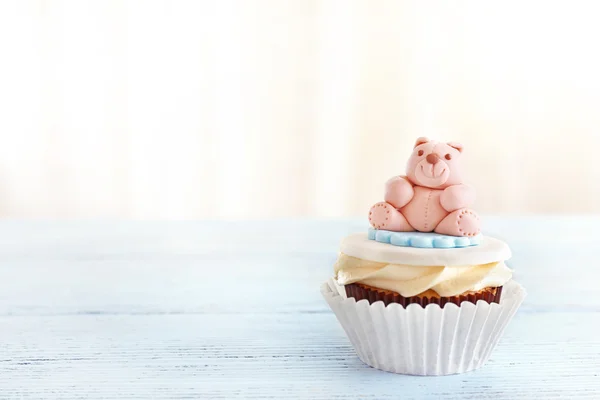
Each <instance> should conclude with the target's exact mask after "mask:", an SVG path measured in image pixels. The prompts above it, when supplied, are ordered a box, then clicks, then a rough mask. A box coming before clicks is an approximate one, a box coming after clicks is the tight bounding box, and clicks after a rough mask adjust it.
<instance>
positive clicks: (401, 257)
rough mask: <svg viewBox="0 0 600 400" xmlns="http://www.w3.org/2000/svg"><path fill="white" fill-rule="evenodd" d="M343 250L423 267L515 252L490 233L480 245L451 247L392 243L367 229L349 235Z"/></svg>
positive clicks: (506, 256)
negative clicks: (380, 239) (369, 235)
mask: <svg viewBox="0 0 600 400" xmlns="http://www.w3.org/2000/svg"><path fill="white" fill-rule="evenodd" d="M340 252H342V253H344V254H346V255H349V256H351V257H356V258H360V259H362V260H369V261H376V262H382V263H389V264H402V265H412V266H423V267H430V266H432V265H437V266H444V267H460V266H465V265H481V264H488V263H491V262H498V261H504V260H508V259H509V258H510V256H511V252H510V248H509V247H508V245H507V244H506V243H504V242H503V241H501V240H498V239H495V238H492V237H489V236H481V240H480V242H479V244H478V245H477V246H468V247H463V248H460V249H453V250H448V249H441V248H435V247H434V248H418V247H401V246H390V245H389V244H386V243H380V242H377V241H375V240H371V239H369V238H368V235H367V233H355V234H352V235H349V236H346V237H345V238H344V239H343V240H342V243H341V245H340Z"/></svg>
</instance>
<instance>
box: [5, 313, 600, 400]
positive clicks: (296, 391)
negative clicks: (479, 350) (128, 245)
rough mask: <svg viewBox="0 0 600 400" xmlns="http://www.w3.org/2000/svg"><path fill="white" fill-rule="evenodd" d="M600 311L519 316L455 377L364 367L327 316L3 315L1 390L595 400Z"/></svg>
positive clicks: (83, 394)
mask: <svg viewBox="0 0 600 400" xmlns="http://www.w3.org/2000/svg"><path fill="white" fill-rule="evenodd" d="M593 314H595V313H593V312H592V313H580V314H576V313H521V314H519V315H518V316H517V317H516V320H515V321H514V324H512V325H511V326H510V327H509V329H508V331H507V332H506V336H505V337H504V338H503V340H502V342H501V344H500V345H499V346H498V347H497V348H496V351H495V352H494V353H493V356H492V359H491V360H490V362H489V363H488V364H487V365H486V366H485V367H484V368H483V369H480V370H478V371H475V372H471V373H467V374H464V375H456V376H448V377H409V376H401V375H395V374H390V373H383V372H380V371H376V370H374V369H371V368H369V367H367V366H365V365H364V364H362V363H361V362H360V360H358V358H357V357H356V356H355V354H354V352H353V350H352V348H351V347H350V345H349V343H348V341H347V339H346V338H345V336H344V333H343V331H342V330H341V328H340V327H339V326H338V325H337V323H336V321H335V317H334V316H333V315H331V314H328V313H323V314H314V313H296V314H246V315H242V314H237V315H215V314H200V315H136V316H129V315H67V316H46V317H32V316H22V317H3V318H0V324H1V326H2V327H3V328H2V331H1V333H0V339H1V340H0V342H1V343H2V344H1V346H0V348H1V349H2V357H1V361H0V387H2V389H3V390H2V394H3V395H10V396H15V397H17V395H26V396H30V397H34V398H42V397H45V396H47V397H60V398H62V399H74V398H92V397H96V398H107V397H108V398H116V397H119V398H154V397H159V398H182V397H186V396H187V397H192V398H233V397H272V398H297V397H304V398H314V399H332V398H333V399H336V398H339V399H342V398H356V397H359V398H379V399H381V398H390V399H391V398H398V397H401V398H403V399H405V398H406V399H410V398H425V397H430V398H440V397H441V398H451V399H463V398H490V399H492V398H513V399H514V398H533V397H536V396H537V397H544V398H546V397H552V396H559V395H563V396H566V397H567V398H586V397H589V398H592V397H593V395H594V394H596V395H597V393H598V392H597V391H598V390H600V378H599V376H598V372H599V369H600V340H599V339H598V337H597V335H596V332H595V331H594V329H593V328H594V327H595V326H596V323H597V321H594V320H593V319H591V318H590V317H591V316H592V315H593ZM557 321H560V324H557ZM541 332H543V335H540V333H541ZM573 338H577V341H576V342H575V341H573ZM400 395H401V396H400Z"/></svg>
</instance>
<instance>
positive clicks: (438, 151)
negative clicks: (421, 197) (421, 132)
mask: <svg viewBox="0 0 600 400" xmlns="http://www.w3.org/2000/svg"><path fill="white" fill-rule="evenodd" d="M462 151H463V147H462V145H461V144H460V143H454V142H449V143H438V142H434V141H432V140H429V139H427V138H424V137H420V138H418V139H417V142H416V143H415V147H414V149H413V152H412V154H411V156H410V158H409V159H408V164H407V165H406V176H407V177H408V179H409V180H410V181H411V182H412V183H413V184H415V185H419V186H424V187H428V188H431V189H445V188H447V187H448V186H452V185H458V184H460V183H462V182H463V181H462V176H461V171H460V156H461V153H462Z"/></svg>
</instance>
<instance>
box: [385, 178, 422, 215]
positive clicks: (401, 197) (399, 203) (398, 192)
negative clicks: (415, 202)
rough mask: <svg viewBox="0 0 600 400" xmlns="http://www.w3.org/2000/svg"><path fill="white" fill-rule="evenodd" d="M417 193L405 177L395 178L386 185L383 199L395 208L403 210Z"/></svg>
mask: <svg viewBox="0 0 600 400" xmlns="http://www.w3.org/2000/svg"><path fill="white" fill-rule="evenodd" d="M414 194H415V191H414V189H413V186H412V184H411V183H410V182H409V181H408V180H407V179H406V177H404V176H395V177H393V178H392V179H390V180H389V181H387V182H386V183H385V196H384V197H383V199H384V200H385V201H386V202H388V203H390V204H391V205H392V206H394V207H395V208H402V207H404V206H405V205H407V204H408V203H409V202H410V201H411V200H412V198H413V196H414Z"/></svg>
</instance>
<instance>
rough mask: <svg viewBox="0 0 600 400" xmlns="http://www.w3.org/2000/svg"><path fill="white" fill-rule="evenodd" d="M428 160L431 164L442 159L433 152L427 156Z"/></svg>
mask: <svg viewBox="0 0 600 400" xmlns="http://www.w3.org/2000/svg"><path fill="white" fill-rule="evenodd" d="M426 160H427V162H428V163H429V164H433V165H435V164H437V162H438V161H440V156H438V155H437V154H435V153H431V154H429V155H428V156H427V157H426Z"/></svg>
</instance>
